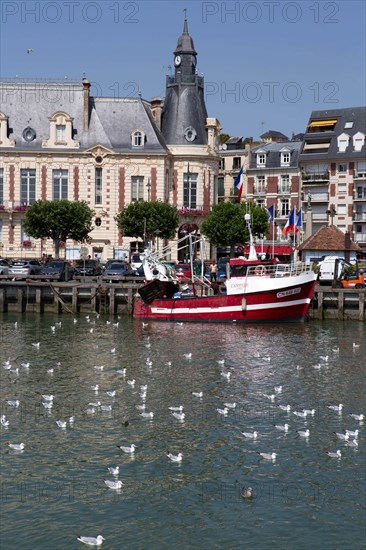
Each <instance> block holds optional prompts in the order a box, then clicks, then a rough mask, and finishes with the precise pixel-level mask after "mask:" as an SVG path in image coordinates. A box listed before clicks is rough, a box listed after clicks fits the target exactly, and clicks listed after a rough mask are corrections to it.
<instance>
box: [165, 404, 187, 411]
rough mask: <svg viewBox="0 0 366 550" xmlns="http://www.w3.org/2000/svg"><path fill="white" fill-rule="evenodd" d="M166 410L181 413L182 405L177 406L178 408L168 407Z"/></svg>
mask: <svg viewBox="0 0 366 550" xmlns="http://www.w3.org/2000/svg"><path fill="white" fill-rule="evenodd" d="M168 409H169V410H170V411H173V412H182V411H183V409H184V407H183V405H179V407H168Z"/></svg>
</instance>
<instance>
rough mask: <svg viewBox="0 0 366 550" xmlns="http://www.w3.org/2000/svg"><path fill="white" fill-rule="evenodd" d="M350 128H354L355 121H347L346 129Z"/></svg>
mask: <svg viewBox="0 0 366 550" xmlns="http://www.w3.org/2000/svg"><path fill="white" fill-rule="evenodd" d="M350 128H353V122H346V124H345V125H344V129H345V130H348V129H350Z"/></svg>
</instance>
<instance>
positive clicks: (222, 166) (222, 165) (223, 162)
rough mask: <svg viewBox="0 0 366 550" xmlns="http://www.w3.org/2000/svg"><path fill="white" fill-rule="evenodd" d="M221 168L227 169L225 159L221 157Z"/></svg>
mask: <svg viewBox="0 0 366 550" xmlns="http://www.w3.org/2000/svg"><path fill="white" fill-rule="evenodd" d="M219 170H225V159H220V165H219Z"/></svg>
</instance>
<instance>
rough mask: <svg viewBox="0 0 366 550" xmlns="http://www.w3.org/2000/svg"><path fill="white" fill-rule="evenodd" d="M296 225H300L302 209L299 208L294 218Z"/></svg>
mask: <svg viewBox="0 0 366 550" xmlns="http://www.w3.org/2000/svg"><path fill="white" fill-rule="evenodd" d="M296 227H302V211H301V210H299V211H298V213H297V218H296Z"/></svg>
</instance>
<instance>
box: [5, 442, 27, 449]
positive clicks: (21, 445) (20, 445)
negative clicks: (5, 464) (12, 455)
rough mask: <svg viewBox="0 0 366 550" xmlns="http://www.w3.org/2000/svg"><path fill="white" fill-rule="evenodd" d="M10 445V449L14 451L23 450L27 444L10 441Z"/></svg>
mask: <svg viewBox="0 0 366 550" xmlns="http://www.w3.org/2000/svg"><path fill="white" fill-rule="evenodd" d="M8 446H9V448H10V449H13V451H23V450H24V447H25V444H24V443H8Z"/></svg>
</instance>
